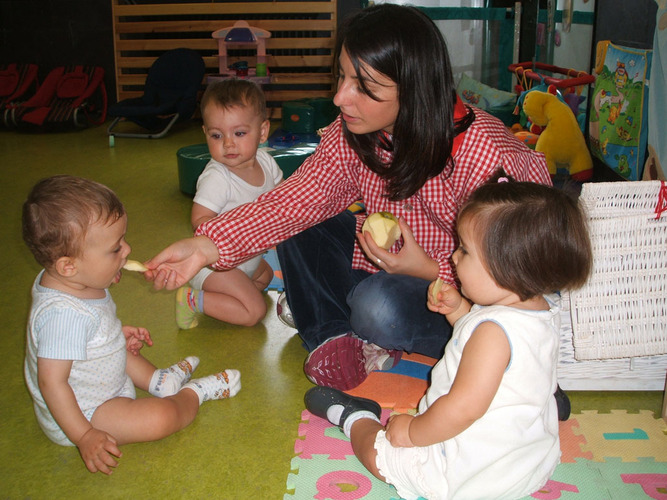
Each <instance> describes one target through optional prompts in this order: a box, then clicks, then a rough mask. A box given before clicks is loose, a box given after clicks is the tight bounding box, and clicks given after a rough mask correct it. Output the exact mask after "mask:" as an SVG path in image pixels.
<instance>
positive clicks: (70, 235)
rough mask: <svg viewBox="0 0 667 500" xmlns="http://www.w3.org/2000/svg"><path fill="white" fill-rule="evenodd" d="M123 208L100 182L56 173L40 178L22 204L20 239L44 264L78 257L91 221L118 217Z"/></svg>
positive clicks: (38, 260) (92, 222) (109, 190)
mask: <svg viewBox="0 0 667 500" xmlns="http://www.w3.org/2000/svg"><path fill="white" fill-rule="evenodd" d="M123 215H125V208H124V207H123V204H122V203H121V201H120V200H119V199H118V197H117V196H116V194H115V193H114V192H113V191H112V190H111V189H109V188H108V187H106V186H105V185H103V184H100V183H98V182H94V181H91V180H89V179H84V178H81V177H74V176H70V175H56V176H54V177H49V178H47V179H43V180H41V181H39V182H38V183H37V184H35V186H34V187H33V188H32V190H31V191H30V194H29V195H28V198H27V200H26V201H25V202H24V204H23V240H24V241H25V243H26V245H28V248H29V249H30V251H31V252H32V254H33V255H34V257H35V260H36V261H37V262H38V263H39V264H40V265H42V266H44V267H50V266H51V265H53V264H54V263H55V262H56V261H57V260H58V259H59V258H60V257H64V256H68V257H79V256H81V252H82V242H83V238H84V237H85V235H86V231H87V230H88V228H89V227H90V225H91V224H94V223H96V222H98V221H100V220H101V221H104V222H106V221H111V220H118V219H119V218H121V217H122V216H123Z"/></svg>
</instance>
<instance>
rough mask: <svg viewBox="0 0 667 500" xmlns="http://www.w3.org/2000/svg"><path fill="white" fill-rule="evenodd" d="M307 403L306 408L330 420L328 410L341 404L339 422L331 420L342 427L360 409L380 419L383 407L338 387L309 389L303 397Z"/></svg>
mask: <svg viewBox="0 0 667 500" xmlns="http://www.w3.org/2000/svg"><path fill="white" fill-rule="evenodd" d="M303 400H304V402H305V403H306V409H307V410H308V411H309V412H310V413H312V414H313V415H316V416H318V417H320V418H323V419H325V420H329V419H328V418H327V411H328V410H329V408H331V407H332V406H334V405H341V406H342V407H343V408H344V409H343V413H342V414H341V416H340V420H339V421H338V422H331V420H329V422H331V423H332V424H334V425H337V426H338V427H340V428H341V429H342V428H343V426H344V425H345V420H346V419H347V417H349V416H350V415H352V414H353V413H355V412H358V411H368V412H371V413H373V414H374V415H375V416H376V417H377V418H378V420H379V419H380V414H381V413H382V409H381V408H380V405H379V404H377V403H376V402H375V401H372V400H370V399H364V398H357V397H354V396H350V395H348V394H345V393H344V392H341V391H339V390H336V389H332V388H330V387H319V386H317V387H313V388H311V389H308V391H307V392H306V395H305V396H304V398H303Z"/></svg>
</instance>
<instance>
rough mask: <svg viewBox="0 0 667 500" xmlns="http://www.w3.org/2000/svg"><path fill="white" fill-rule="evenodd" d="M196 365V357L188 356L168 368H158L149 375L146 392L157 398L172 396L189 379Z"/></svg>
mask: <svg viewBox="0 0 667 500" xmlns="http://www.w3.org/2000/svg"><path fill="white" fill-rule="evenodd" d="M198 365H199V358H198V357H196V356H188V357H187V358H185V359H183V360H181V361H179V362H178V363H176V364H174V365H171V366H170V367H169V368H158V369H157V370H155V372H154V373H153V376H152V377H151V381H150V383H149V385H148V392H149V393H150V394H152V395H153V396H157V397H158V398H166V397H167V396H173V395H174V394H176V393H177V392H178V391H180V390H181V387H183V384H185V383H186V382H187V381H189V380H190V377H191V376H192V372H194V371H195V370H196V369H197V366H198Z"/></svg>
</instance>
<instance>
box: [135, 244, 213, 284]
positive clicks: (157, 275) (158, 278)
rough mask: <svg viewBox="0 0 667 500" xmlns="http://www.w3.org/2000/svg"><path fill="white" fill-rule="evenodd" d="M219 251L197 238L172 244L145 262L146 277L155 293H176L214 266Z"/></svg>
mask: <svg viewBox="0 0 667 500" xmlns="http://www.w3.org/2000/svg"><path fill="white" fill-rule="evenodd" d="M218 258H219V253H218V247H216V246H215V243H213V241H212V240H211V239H209V238H207V237H206V236H195V237H194V238H187V239H185V240H180V241H177V242H176V243H172V244H171V245H169V246H168V247H167V248H165V249H164V250H162V251H161V252H160V253H159V254H157V255H156V256H155V257H153V258H152V259H150V260H149V261H148V262H146V267H147V268H148V271H146V272H145V273H144V277H145V278H146V279H147V280H148V281H152V282H153V288H154V289H155V290H162V289H163V288H166V289H167V290H176V289H177V288H180V287H182V286H183V285H185V284H186V283H187V282H188V281H190V280H191V279H192V278H193V277H194V275H195V274H197V272H199V270H200V269H202V268H203V267H205V266H208V265H210V264H213V263H215V262H216V261H217V260H218Z"/></svg>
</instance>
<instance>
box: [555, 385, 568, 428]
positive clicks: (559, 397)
mask: <svg viewBox="0 0 667 500" xmlns="http://www.w3.org/2000/svg"><path fill="white" fill-rule="evenodd" d="M554 397H555V398H556V406H558V420H560V421H561V422H565V421H566V420H567V419H568V418H570V411H571V406H570V398H568V397H567V394H565V392H564V391H563V389H561V388H560V386H556V392H554Z"/></svg>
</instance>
